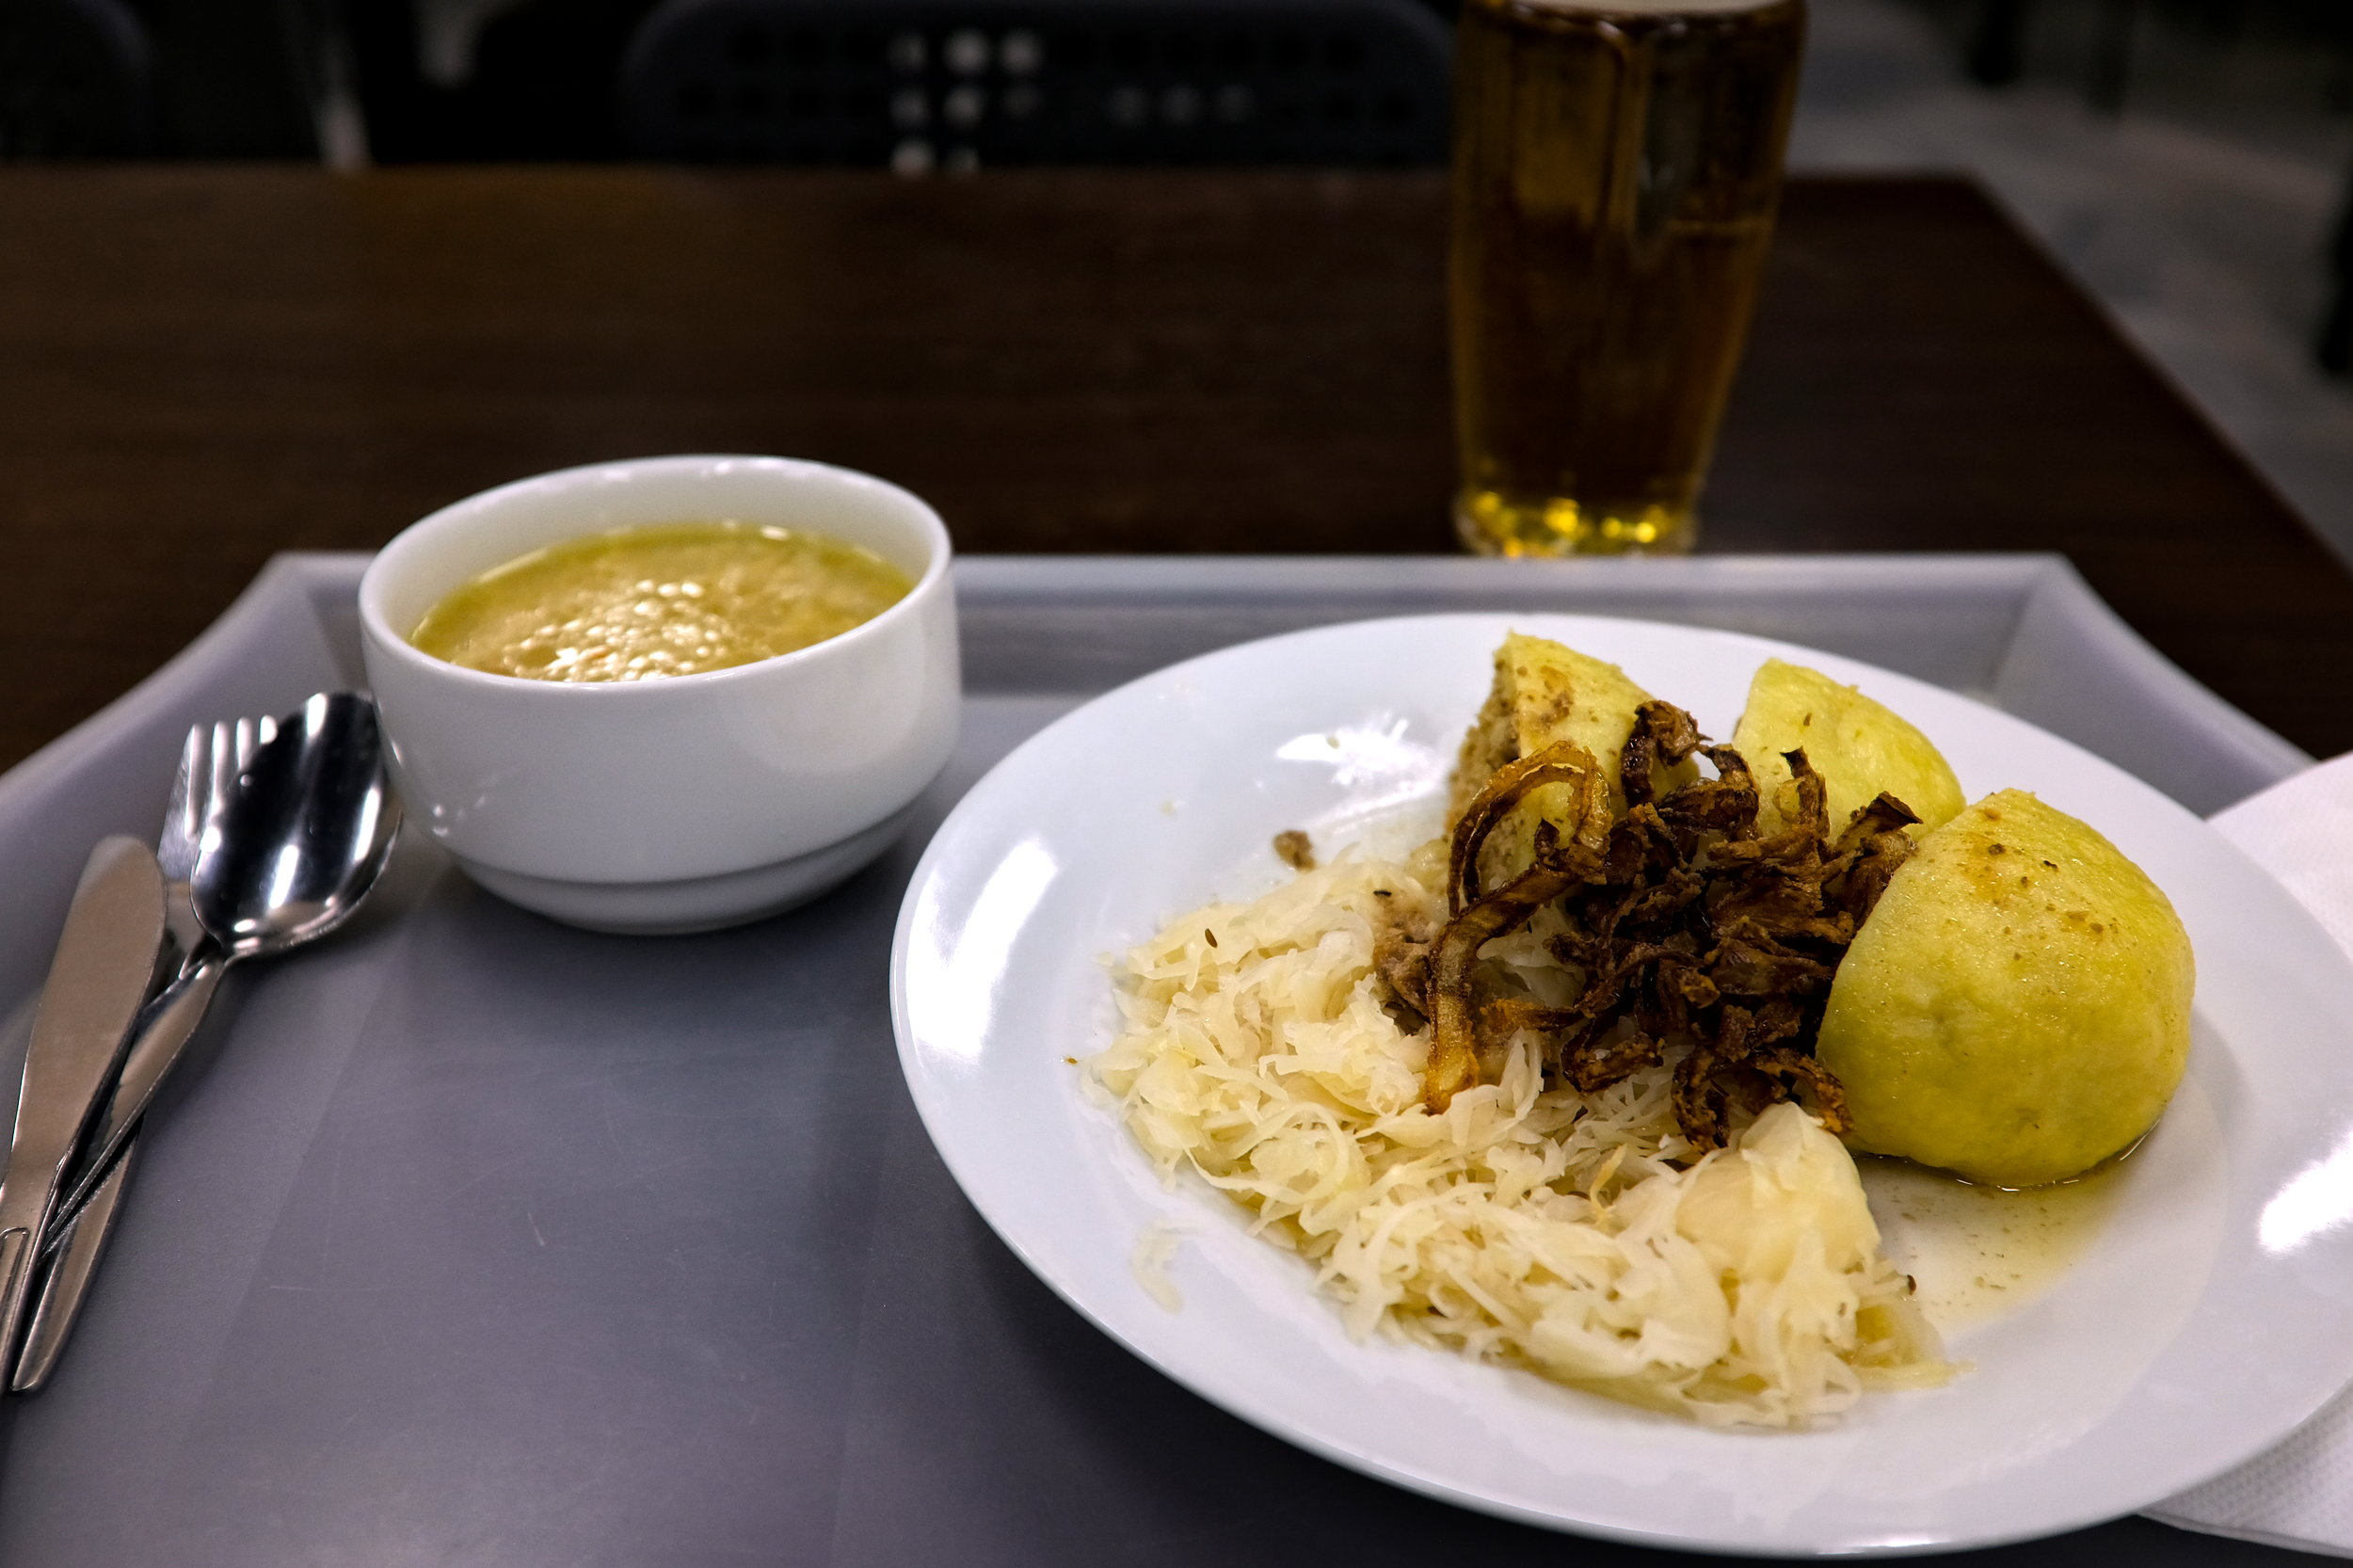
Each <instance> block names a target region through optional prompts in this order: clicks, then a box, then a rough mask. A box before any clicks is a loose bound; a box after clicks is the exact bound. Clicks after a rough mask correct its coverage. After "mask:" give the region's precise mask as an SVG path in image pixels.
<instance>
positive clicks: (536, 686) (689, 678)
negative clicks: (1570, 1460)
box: [359, 452, 954, 702]
mask: <svg viewBox="0 0 2353 1568" xmlns="http://www.w3.org/2000/svg"><path fill="white" fill-rule="evenodd" d="M724 465H744V466H748V467H753V468H758V469H765V470H768V471H770V472H789V473H793V474H797V475H804V476H816V477H821V478H824V479H825V480H828V481H841V480H846V481H849V482H850V485H851V488H873V489H878V490H882V491H886V492H888V494H889V495H891V496H893V497H896V498H898V499H900V500H902V501H904V502H906V503H908V504H911V505H912V507H913V509H914V516H915V521H916V524H917V527H918V530H919V531H920V533H921V535H922V536H923V538H924V540H925V542H926V543H927V544H928V545H929V546H930V547H931V559H930V560H929V561H928V562H927V563H926V564H925V566H924V568H923V571H922V575H920V577H918V578H917V579H916V580H915V582H914V584H913V585H912V586H910V587H909V588H908V589H907V591H906V593H905V594H904V595H903V596H902V597H901V598H900V599H899V600H898V602H896V603H894V604H891V605H889V606H888V607H887V608H885V609H884V610H882V611H881V612H880V613H878V614H876V615H875V616H872V617H870V618H869V619H866V620H863V621H860V622H859V623H858V624H857V625H856V626H853V627H851V628H849V629H848V630H847V631H844V632H835V633H834V634H833V635H832V636H830V637H826V638H824V639H823V640H821V641H818V642H814V643H811V644H809V645H808V647H807V648H794V649H792V651H791V652H789V653H772V654H770V655H769V656H768V657H766V658H764V659H754V660H752V661H750V662H749V663H747V664H729V665H728V666H727V667H726V668H724V669H715V670H697V671H696V672H694V673H692V674H689V675H666V676H663V677H662V678H660V679H659V680H531V679H530V678H529V677H526V676H520V675H501V674H498V673H496V672H495V671H491V670H478V669H473V668H471V667H469V666H468V665H465V664H454V663H452V662H451V661H449V660H447V659H443V658H440V657H438V656H436V655H434V654H430V653H427V652H425V651H424V649H423V648H419V647H417V645H416V644H414V643H412V642H410V641H409V640H408V637H407V636H406V635H405V634H403V633H401V632H397V631H394V630H393V629H392V624H391V622H389V621H388V620H386V619H385V616H384V612H383V607H382V605H381V603H380V602H379V601H380V600H381V598H382V595H383V592H384V589H383V578H382V576H381V573H382V572H383V570H384V568H385V563H386V561H387V560H388V559H390V558H391V557H392V555H393V552H395V551H397V550H399V549H400V548H401V544H402V541H404V540H406V539H409V538H411V537H412V536H415V535H417V534H418V533H419V532H421V531H422V530H424V529H427V528H433V529H435V530H436V531H437V532H438V531H440V529H443V528H449V527H454V526H461V525H462V523H463V521H464V520H465V519H466V518H468V517H469V516H470V515H472V514H473V513H476V512H489V511H491V510H492V509H493V508H495V507H497V506H499V505H500V504H503V503H504V502H505V501H507V500H509V499H511V498H513V497H514V496H516V495H518V494H519V493H520V492H524V491H530V490H539V489H556V490H562V489H567V488H574V487H581V486H586V485H590V484H592V483H595V482H596V481H597V479H598V478H599V477H600V476H601V477H603V478H605V479H606V480H607V481H608V482H611V483H617V484H628V483H631V482H632V481H634V480H636V479H639V478H646V477H653V476H657V475H666V474H672V473H679V472H685V473H696V472H707V471H709V470H711V469H712V468H714V467H718V466H724ZM600 532H608V530H600V529H584V530H583V531H581V532H579V533H576V534H567V535H565V536H563V538H562V539H559V540H554V541H551V542H552V543H563V542H568V541H569V540H571V539H577V538H585V537H588V536H590V535H591V534H594V533H600ZM542 548H545V547H542ZM953 555H954V544H953V541H952V539H951V538H950V537H949V534H948V525H947V523H946V522H945V521H944V520H942V519H941V518H940V515H939V512H938V510H937V509H936V507H934V506H933V505H932V504H931V503H929V502H927V501H925V500H924V499H923V498H922V497H921V496H920V495H917V494H916V493H915V492H914V491H913V490H910V489H908V488H905V487H904V486H903V485H897V484H893V483H892V482H891V481H889V480H888V479H885V478H882V477H881V476H879V475H877V474H872V473H868V472H864V471H862V470H859V469H853V468H843V467H841V466H840V465H839V464H836V463H825V462H819V461H817V460H816V459H814V458H808V457H782V456H773V455H763V454H759V453H732V452H693V453H673V454H666V455H664V456H655V457H622V458H614V459H608V460H606V461H603V462H595V463H576V464H574V465H572V466H571V467H569V468H560V469H550V470H549V471H547V472H544V473H534V474H527V475H525V476H523V477H522V478H520V479H510V480H507V481H506V482H505V483H504V484H501V485H494V486H492V487H491V488H488V489H487V490H477V491H475V492H474V493H473V494H472V495H469V496H465V497H463V498H461V499H459V500H456V501H453V502H451V503H450V504H447V505H445V506H440V507H437V508H435V509H434V510H433V511H430V512H427V513H426V514H425V515H424V517H421V518H419V519H417V520H415V521H414V522H411V523H410V524H408V526H407V527H406V528H403V529H402V530H401V531H400V532H399V533H397V534H395V535H393V536H392V537H391V538H390V539H387V540H386V541H385V542H384V544H383V545H382V546H381V547H380V548H379V549H378V550H377V551H376V554H375V556H374V557H373V558H372V559H371V560H370V561H369V562H368V565H367V569H366V570H365V571H363V572H361V573H360V591H359V607H360V630H361V632H362V633H363V634H364V641H365V642H366V643H367V644H369V645H372V646H374V647H376V648H381V649H382V650H383V651H384V653H385V654H386V655H387V656H388V657H391V658H392V659H394V660H396V661H398V662H399V663H401V664H404V665H406V666H407V667H408V668H410V669H414V670H418V671H420V672H424V673H425V675H426V678H427V679H434V680H456V681H457V682H458V683H459V684H460V685H461V686H472V687H475V688H477V689H479V690H482V691H486V692H498V693H504V694H507V695H510V696H516V697H518V698H519V699H521V700H530V699H529V698H523V697H522V696H521V694H523V693H525V692H543V693H547V694H549V696H548V700H552V701H582V700H592V701H604V702H613V701H629V700H636V701H649V700H666V699H662V698H651V697H646V696H638V697H634V698H632V697H625V696H622V695H621V694H623V693H648V692H659V691H708V690H711V689H712V688H714V687H717V686H721V685H724V684H726V683H728V682H731V681H741V680H752V679H757V678H759V677H760V676H761V675H771V674H774V673H775V672H776V671H777V670H778V669H780V668H783V667H786V666H792V665H795V664H813V663H815V662H817V661H818V660H819V659H822V658H828V657H830V658H840V657H846V656H847V651H846V650H848V649H850V648H855V647H856V646H859V645H861V644H864V643H867V642H870V641H872V640H873V639H874V638H876V637H881V636H888V634H889V631H890V629H891V628H893V627H895V626H896V625H897V624H898V623H899V622H901V621H904V620H906V619H909V618H912V617H913V616H917V615H919V614H920V613H921V605H922V603H923V602H925V601H928V600H930V599H931V598H932V597H933V596H934V595H935V594H936V593H937V592H938V591H939V589H940V586H941V585H942V584H944V583H945V582H946V580H947V577H948V573H949V569H950V567H951V565H952V558H953ZM589 694H601V695H600V696H590V695H589Z"/></svg>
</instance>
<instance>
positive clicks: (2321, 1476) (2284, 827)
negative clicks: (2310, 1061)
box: [2149, 755, 2353, 1557]
mask: <svg viewBox="0 0 2353 1568" xmlns="http://www.w3.org/2000/svg"><path fill="white" fill-rule="evenodd" d="M2214 825H2215V827H2216V828H2217V830H2219V831H2220V832H2221V834H2222V836H2223V837H2224V838H2226V839H2228V840H2231V841H2232V842H2233V843H2234V844H2236V845H2238V847H2239V848H2241V849H2243V850H2245V851H2246V852H2247V853H2248V854H2249V856H2252V857H2253V858H2254V859H2255V861H2256V862H2257V863H2258V864H2260V865H2261V866H2262V867H2263V868H2264V869H2265V871H2267V872H2270V873H2271V874H2272V875H2274V876H2276V877H2278V878H2279V879H2280V880H2281V883H2283V884H2285V885H2286V887H2287V889H2288V891H2289V892H2291V893H2294V894H2295V895H2296V896H2297V899H2298V900H2300V901H2301V902H2302V904H2304V906H2305V907H2306V908H2307V909H2310V910H2311V911H2312V912H2313V916H2314V918H2316V919H2317V920H2319V921H2320V923H2321V924H2322V925H2323V926H2324V927H2326V928H2327V929H2328V932H2329V935H2330V936H2334V937H2335V938H2336V939H2337V943H2338V945H2339V946H2341V947H2343V948H2344V949H2345V952H2347V953H2353V755H2348V756H2345V757H2340V758H2338V759H2337V760H2334V761H2332V762H2324V763H2322V764H2321V765H2320V766H2319V767H2316V768H2312V769H2309V770H2307V771H2306V772H2303V773H2300V774H2297V776H2294V777H2293V778H2289V779H2285V780H2283V781H2281V783H2278V784H2275V785H2273V786H2272V787H2271V788H2270V789H2268V790H2265V792H2263V793H2261V794H2259V795H2256V796H2254V797H2252V798H2251V799H2249V800H2244V801H2241V802H2240V803H2239V804H2238V805H2236V806H2233V807H2232V808H2230V809H2229V810H2227V811H2224V812H2221V813H2219V814H2218V815H2217V816H2216V817H2215V819H2214ZM2149 1513H2150V1516H2151V1517H2152V1518H2156V1519H2162V1520H2164V1521H2165V1522H2166V1523H2167V1524H2169V1525H2180V1526H2182V1527H2184V1528H2187V1529H2195V1530H2206V1531H2209V1532H2211V1533H2213V1534H2216V1535H2229V1536H2235V1537H2237V1538H2238V1539H2240V1540H2243V1541H2260V1542H2264V1543H2265V1544H2270V1545H2274V1546H2293V1547H2297V1548H2298V1549H2299V1550H2303V1551H2308V1552H2327V1553H2329V1555H2331V1556H2333V1557H2353V1393H2348V1394H2340V1395H2338V1396H2337V1398H2336V1400H2334V1401H2333V1402H2332V1403H2330V1404H2329V1405H2328V1406H2327V1407H2325V1408H2324V1409H2323V1410H2322V1411H2321V1413H2320V1414H2319V1415H2317V1416H2313V1418H2312V1419H2311V1420H2310V1421H2308V1422H2306V1423H2305V1424H2304V1425H2303V1426H2302V1427H2300V1428H2298V1429H2297V1432H2295V1434H2294V1435H2293V1436H2291V1437H2289V1438H2288V1440H2287V1441H2286V1442H2284V1443H2282V1444H2281V1445H2280V1446H2279V1447H2278V1448H2273V1449H2272V1450H2271V1451H2270V1452H2268V1453H2265V1454H2264V1455H2262V1456H2260V1457H2259V1458H2256V1459H2251V1460H2249V1461H2248V1462H2247V1463H2246V1464H2242V1465H2240V1466H2239V1467H2238V1468H2237V1469H2235V1470H2233V1471H2232V1472H2231V1473H2230V1474H2228V1475H2226V1476H2222V1477H2219V1478H2217V1479H2216V1480H2210V1481H2208V1482H2207V1483H2206V1484H2205V1485H2203V1486H2201V1487H2196V1488H2193V1489H2192V1490H2190V1491H2187V1492H2185V1493H2183V1494H2181V1495H2180V1496H2175V1497H2169V1498H2167V1499H2166V1500H2165V1501H2164V1502H2162V1503H2160V1504H2158V1505H2157V1506H2156V1507H2155V1508H2153V1509H2151V1510H2150V1511H2149Z"/></svg>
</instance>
